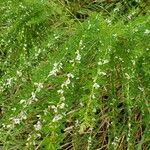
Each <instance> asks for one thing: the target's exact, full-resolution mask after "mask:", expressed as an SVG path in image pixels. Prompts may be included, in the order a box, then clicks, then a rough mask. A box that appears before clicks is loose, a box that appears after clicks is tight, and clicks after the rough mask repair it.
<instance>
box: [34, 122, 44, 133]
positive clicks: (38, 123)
mask: <svg viewBox="0 0 150 150" xmlns="http://www.w3.org/2000/svg"><path fill="white" fill-rule="evenodd" d="M34 128H35V130H36V131H38V130H40V129H41V128H42V125H41V122H40V121H38V122H37V124H35V125H34Z"/></svg>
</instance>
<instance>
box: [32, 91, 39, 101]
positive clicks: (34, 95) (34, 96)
mask: <svg viewBox="0 0 150 150" xmlns="http://www.w3.org/2000/svg"><path fill="white" fill-rule="evenodd" d="M31 95H32V99H33V100H35V101H38V99H37V98H36V94H35V93H34V92H32V93H31Z"/></svg>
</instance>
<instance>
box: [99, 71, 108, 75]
mask: <svg viewBox="0 0 150 150" xmlns="http://www.w3.org/2000/svg"><path fill="white" fill-rule="evenodd" d="M98 75H103V76H105V75H107V74H106V73H105V72H102V71H99V72H98Z"/></svg>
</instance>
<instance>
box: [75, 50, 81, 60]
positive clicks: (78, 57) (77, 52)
mask: <svg viewBox="0 0 150 150" xmlns="http://www.w3.org/2000/svg"><path fill="white" fill-rule="evenodd" d="M76 54H77V56H76V58H75V60H77V61H80V60H81V55H80V53H79V50H77V51H76Z"/></svg>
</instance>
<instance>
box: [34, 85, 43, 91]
mask: <svg viewBox="0 0 150 150" xmlns="http://www.w3.org/2000/svg"><path fill="white" fill-rule="evenodd" d="M34 85H36V86H37V92H40V91H41V89H42V88H43V83H34Z"/></svg>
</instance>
